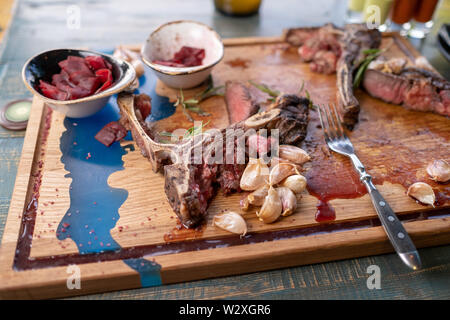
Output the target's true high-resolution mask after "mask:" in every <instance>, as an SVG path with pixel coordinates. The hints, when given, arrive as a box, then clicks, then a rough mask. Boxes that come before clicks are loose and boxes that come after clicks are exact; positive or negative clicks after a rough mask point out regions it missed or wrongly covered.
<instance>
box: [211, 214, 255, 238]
mask: <svg viewBox="0 0 450 320" xmlns="http://www.w3.org/2000/svg"><path fill="white" fill-rule="evenodd" d="M213 224H214V225H215V226H217V227H219V228H221V229H223V230H226V231H229V232H232V233H236V234H240V235H241V236H245V234H246V233H247V223H246V222H245V220H244V218H242V216H241V215H240V214H238V213H236V212H226V213H222V214H218V215H215V216H214V218H213Z"/></svg>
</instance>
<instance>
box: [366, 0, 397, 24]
mask: <svg viewBox="0 0 450 320" xmlns="http://www.w3.org/2000/svg"><path fill="white" fill-rule="evenodd" d="M392 3H393V0H366V1H365V2H364V9H363V13H364V21H365V22H366V23H367V24H368V25H369V27H370V26H376V27H377V28H378V29H379V30H380V31H386V29H387V24H386V20H387V17H388V16H389V12H390V10H391V7H392Z"/></svg>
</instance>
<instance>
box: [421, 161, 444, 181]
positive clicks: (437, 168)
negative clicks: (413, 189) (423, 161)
mask: <svg viewBox="0 0 450 320" xmlns="http://www.w3.org/2000/svg"><path fill="white" fill-rule="evenodd" d="M427 173H428V174H429V175H430V177H431V179H433V180H434V181H437V182H447V181H449V180H450V165H449V164H448V162H447V161H445V160H442V159H439V160H434V161H433V162H432V163H430V164H429V165H428V167H427Z"/></svg>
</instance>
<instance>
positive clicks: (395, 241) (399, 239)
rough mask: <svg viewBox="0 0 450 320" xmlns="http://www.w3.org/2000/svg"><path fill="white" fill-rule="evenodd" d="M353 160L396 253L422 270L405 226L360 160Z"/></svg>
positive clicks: (407, 262)
mask: <svg viewBox="0 0 450 320" xmlns="http://www.w3.org/2000/svg"><path fill="white" fill-rule="evenodd" d="M351 159H352V161H353V164H354V165H355V168H356V169H357V170H358V172H359V174H360V179H361V181H362V182H363V183H364V185H365V186H366V188H367V191H368V192H369V195H370V198H371V199H372V204H373V206H374V207H375V211H376V212H377V214H378V217H379V219H380V221H381V225H382V226H383V228H384V230H385V231H386V234H387V236H388V238H389V240H390V241H391V243H392V246H393V247H394V249H395V251H396V252H397V254H398V255H399V256H400V258H401V259H402V260H403V262H404V263H405V264H406V265H407V266H408V267H410V268H411V269H413V270H417V269H420V268H421V265H422V264H421V261H420V256H419V253H418V252H417V249H416V247H415V245H414V243H413V242H412V240H411V238H410V237H409V235H408V233H407V232H406V230H405V228H404V227H403V224H402V223H401V221H400V220H399V219H398V217H397V215H396V214H395V213H394V211H393V210H392V208H391V207H390V206H389V204H388V203H387V201H386V200H385V199H384V198H383V196H382V195H381V193H380V192H379V191H378V189H377V188H376V187H375V185H374V184H373V183H372V176H371V175H369V174H368V173H367V172H366V170H365V168H364V166H363V165H362V163H361V162H360V161H359V159H358V158H357V157H356V156H355V157H351Z"/></svg>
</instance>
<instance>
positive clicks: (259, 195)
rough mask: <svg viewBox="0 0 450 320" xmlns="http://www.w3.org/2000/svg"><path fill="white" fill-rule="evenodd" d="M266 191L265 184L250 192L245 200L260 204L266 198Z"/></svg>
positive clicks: (267, 188) (266, 186)
mask: <svg viewBox="0 0 450 320" xmlns="http://www.w3.org/2000/svg"><path fill="white" fill-rule="evenodd" d="M268 192H269V185H267V184H266V185H264V186H262V187H261V188H258V189H256V190H255V191H253V192H252V193H250V194H249V195H248V197H247V201H248V203H249V204H251V205H254V206H262V205H263V204H264V200H265V199H266V197H267V193H268Z"/></svg>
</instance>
